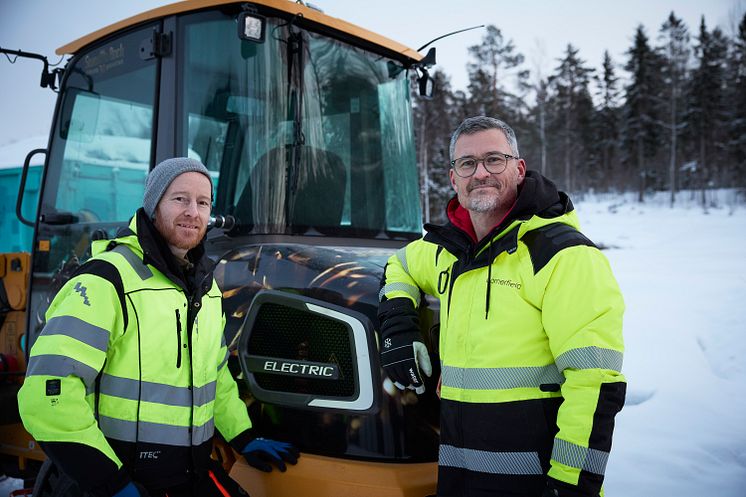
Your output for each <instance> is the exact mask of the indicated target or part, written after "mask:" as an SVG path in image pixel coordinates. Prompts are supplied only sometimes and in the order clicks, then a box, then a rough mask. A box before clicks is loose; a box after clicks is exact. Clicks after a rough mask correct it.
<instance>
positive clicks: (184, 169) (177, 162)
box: [142, 157, 212, 218]
mask: <svg viewBox="0 0 746 497" xmlns="http://www.w3.org/2000/svg"><path fill="white" fill-rule="evenodd" d="M192 171H194V172H196V173H202V174H204V175H205V176H207V179H209V180H210V197H212V178H210V173H209V171H208V170H207V168H206V167H205V166H204V165H202V163H201V162H200V161H198V160H194V159H190V158H187V157H175V158H173V159H166V160H164V161H163V162H161V163H160V164H158V165H157V166H155V167H154V168H153V170H152V171H150V174H148V179H147V180H146V181H145V195H143V198H142V208H143V210H144V211H145V214H147V215H148V217H150V218H152V217H153V214H155V208H156V207H157V206H158V202H160V200H161V197H162V196H163V194H164V193H166V190H167V189H168V185H170V184H171V182H172V181H173V180H174V179H176V177H177V176H179V175H181V174H184V173H188V172H192Z"/></svg>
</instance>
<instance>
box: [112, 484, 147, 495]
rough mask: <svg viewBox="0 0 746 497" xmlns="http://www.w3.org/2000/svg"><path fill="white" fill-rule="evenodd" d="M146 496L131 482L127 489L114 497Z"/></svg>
mask: <svg viewBox="0 0 746 497" xmlns="http://www.w3.org/2000/svg"><path fill="white" fill-rule="evenodd" d="M144 495H145V494H142V493H140V491H139V490H138V489H137V487H136V486H135V484H134V483H133V482H129V483H128V484H127V486H126V487H124V488H123V489H122V490H120V491H119V492H117V493H115V494H114V496H113V497H143V496H144Z"/></svg>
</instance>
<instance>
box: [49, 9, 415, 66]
mask: <svg viewBox="0 0 746 497" xmlns="http://www.w3.org/2000/svg"><path fill="white" fill-rule="evenodd" d="M228 3H236V0H186V1H183V2H176V3H172V4H169V5H165V6H163V7H158V8H155V9H152V10H149V11H147V12H143V13H142V14H138V15H136V16H132V17H130V18H127V19H124V20H123V21H120V22H117V23H115V24H112V25H110V26H107V27H105V28H101V29H99V30H98V31H95V32H93V33H91V34H89V35H87V36H84V37H82V38H79V39H77V40H75V41H73V42H71V43H68V44H67V45H64V46H62V47H60V48H58V49H57V50H56V53H57V55H65V54H74V53H76V52H77V51H78V50H80V49H81V48H83V47H85V46H86V45H89V44H91V43H93V42H95V41H98V40H99V39H101V38H103V37H104V36H107V35H110V34H112V33H114V32H116V31H118V30H120V29H125V28H128V27H131V26H135V25H137V24H140V23H143V22H147V21H149V20H152V19H159V18H162V17H166V16H170V15H174V14H181V13H184V12H191V11H195V10H200V9H205V8H209V7H218V6H220V5H223V4H228ZM252 3H255V4H258V5H265V6H267V7H271V8H273V9H277V10H280V11H283V12H288V13H290V14H293V15H301V16H303V17H304V18H306V19H308V20H310V21H314V22H317V23H319V24H322V25H325V26H327V27H329V28H331V29H334V30H337V31H340V32H342V33H346V34H348V35H351V36H354V37H356V38H360V39H361V40H365V41H369V42H371V43H375V44H376V45H379V46H381V47H385V48H387V49H389V50H392V51H394V52H397V53H400V54H402V55H405V56H407V57H409V58H410V59H413V60H415V61H418V60H420V59H422V55H420V54H419V53H417V52H416V51H415V50H413V49H411V48H409V47H407V46H405V45H402V44H401V43H398V42H395V41H393V40H391V39H389V38H386V37H384V36H381V35H379V34H376V33H373V32H372V31H368V30H367V29H364V28H361V27H360V26H356V25H354V24H352V23H349V22H346V21H343V20H342V19H338V18H336V17H332V16H329V15H326V14H324V13H323V12H319V11H318V10H314V9H311V8H308V7H306V6H305V5H303V4H302V3H298V2H292V1H290V0H252Z"/></svg>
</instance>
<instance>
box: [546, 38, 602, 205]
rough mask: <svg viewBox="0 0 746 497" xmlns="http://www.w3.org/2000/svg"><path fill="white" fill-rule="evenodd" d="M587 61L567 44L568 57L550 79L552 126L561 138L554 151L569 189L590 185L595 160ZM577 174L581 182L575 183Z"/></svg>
mask: <svg viewBox="0 0 746 497" xmlns="http://www.w3.org/2000/svg"><path fill="white" fill-rule="evenodd" d="M585 64H586V63H585V61H584V60H582V59H581V58H580V57H579V56H578V49H576V48H575V47H573V46H572V45H570V44H568V45H567V48H566V49H565V56H564V57H563V58H562V59H560V64H559V66H557V67H556V68H555V72H554V74H553V75H552V76H551V77H550V78H549V82H550V87H551V89H552V100H553V105H552V108H553V109H554V111H553V119H552V121H553V126H552V129H553V132H554V133H556V134H557V136H558V138H559V139H560V142H559V143H558V144H557V145H558V146H557V147H556V148H555V152H554V154H555V157H558V158H561V160H562V164H563V173H562V177H563V185H562V186H563V187H564V188H565V189H567V190H568V191H573V190H574V189H575V188H576V187H587V186H589V185H588V181H587V179H588V175H589V173H590V168H589V167H587V166H588V165H589V164H593V162H594V157H593V156H592V149H591V148H590V147H589V145H590V143H591V141H592V139H591V129H592V128H591V116H592V113H593V100H592V99H591V96H590V91H589V84H590V78H591V74H592V73H593V69H591V68H589V67H587V66H586V65H585ZM578 175H580V177H581V179H582V181H580V182H578V183H579V184H577V185H576V184H575V183H576V178H577V177H578Z"/></svg>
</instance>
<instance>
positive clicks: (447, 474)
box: [379, 172, 626, 496]
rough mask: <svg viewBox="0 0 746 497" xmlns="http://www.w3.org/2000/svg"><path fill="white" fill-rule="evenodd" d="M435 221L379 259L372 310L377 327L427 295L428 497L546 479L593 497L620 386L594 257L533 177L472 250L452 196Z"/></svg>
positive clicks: (561, 198) (619, 309)
mask: <svg viewBox="0 0 746 497" xmlns="http://www.w3.org/2000/svg"><path fill="white" fill-rule="evenodd" d="M530 195H533V197H530ZM527 196H529V197H528V198H527ZM537 196H538V197H539V198H538V199H536V198H535V197H537ZM521 197H523V198H521ZM544 197H546V198H544ZM538 213H540V214H541V215H537V214H538ZM449 216H450V219H451V223H449V224H448V225H446V226H427V229H428V233H427V235H426V236H425V237H424V239H420V240H417V241H414V242H412V243H410V244H408V245H407V246H406V247H404V248H402V249H400V250H399V251H398V252H397V253H396V254H394V255H393V256H392V257H391V258H390V259H389V261H388V264H387V266H386V269H385V273H384V277H383V281H382V289H381V300H382V303H381V310H380V312H379V316H380V317H381V322H382V327H384V326H385V323H384V321H385V319H386V318H387V317H390V316H391V313H396V312H414V308H415V307H417V306H418V305H419V304H420V299H421V292H424V293H427V294H430V295H433V296H436V297H438V298H439V299H440V339H439V354H440V361H441V368H442V373H441V375H442V376H441V378H442V388H441V446H440V455H439V476H438V495H439V496H450V495H470V496H481V495H485V496H486V495H503V493H501V492H506V493H510V492H514V493H510V495H514V494H515V495H524V494H525V495H537V496H538V495H541V493H542V490H543V488H544V486H545V485H546V484H547V480H548V478H547V476H548V477H549V482H550V483H551V484H553V485H555V486H556V487H563V486H564V487H566V488H568V489H569V490H572V491H574V492H577V494H575V493H573V494H572V495H599V493H600V492H601V483H602V480H603V474H604V470H605V466H606V462H607V459H608V456H609V451H610V448H611V436H612V431H613V425H614V416H615V414H616V413H617V412H618V411H619V410H620V409H621V408H622V405H623V402H624V395H625V387H626V383H625V379H624V377H623V375H622V374H621V366H622V354H623V341H622V315H623V311H624V303H623V299H622V295H621V292H620V290H619V287H618V285H617V283H616V281H615V279H614V276H613V275H612V272H611V269H610V267H609V263H608V261H607V259H606V257H605V256H604V255H603V254H602V253H601V251H600V250H599V249H598V248H596V247H595V246H594V245H593V244H592V243H591V242H590V241H589V240H588V239H587V238H586V237H584V236H583V235H582V234H581V233H580V232H579V231H578V230H577V228H578V221H577V216H576V214H575V212H574V210H572V204H571V202H570V201H569V199H568V198H567V197H566V196H565V195H564V194H563V193H560V192H557V191H556V190H555V189H554V186H553V185H552V184H551V183H550V182H549V181H548V180H546V179H544V178H543V177H541V176H540V175H538V174H536V173H532V172H529V174H528V175H527V177H526V180H525V182H524V185H523V187H522V189H521V193H520V195H519V199H518V201H517V203H516V206H515V207H514V209H513V211H512V213H511V215H509V217H508V219H506V220H505V221H504V222H503V223H501V224H500V226H498V227H496V228H495V229H494V230H493V231H492V232H491V233H490V234H489V235H488V236H487V237H486V238H485V239H483V240H481V241H480V242H479V243H477V242H476V241H475V240H474V239H473V238H472V237H470V236H468V229H467V228H470V222H469V223H468V224H469V226H468V227H466V228H463V227H460V226H459V224H461V225H462V226H463V224H464V219H468V214H467V213H466V211H465V210H464V209H463V208H462V207H460V206H459V205H458V202H457V200H456V199H455V198H454V199H453V200H452V201H451V203H450V204H449ZM401 299H406V300H408V301H409V302H411V306H408V307H407V306H404V309H411V310H406V311H403V310H401V309H402V300H401ZM560 495H562V493H560Z"/></svg>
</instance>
